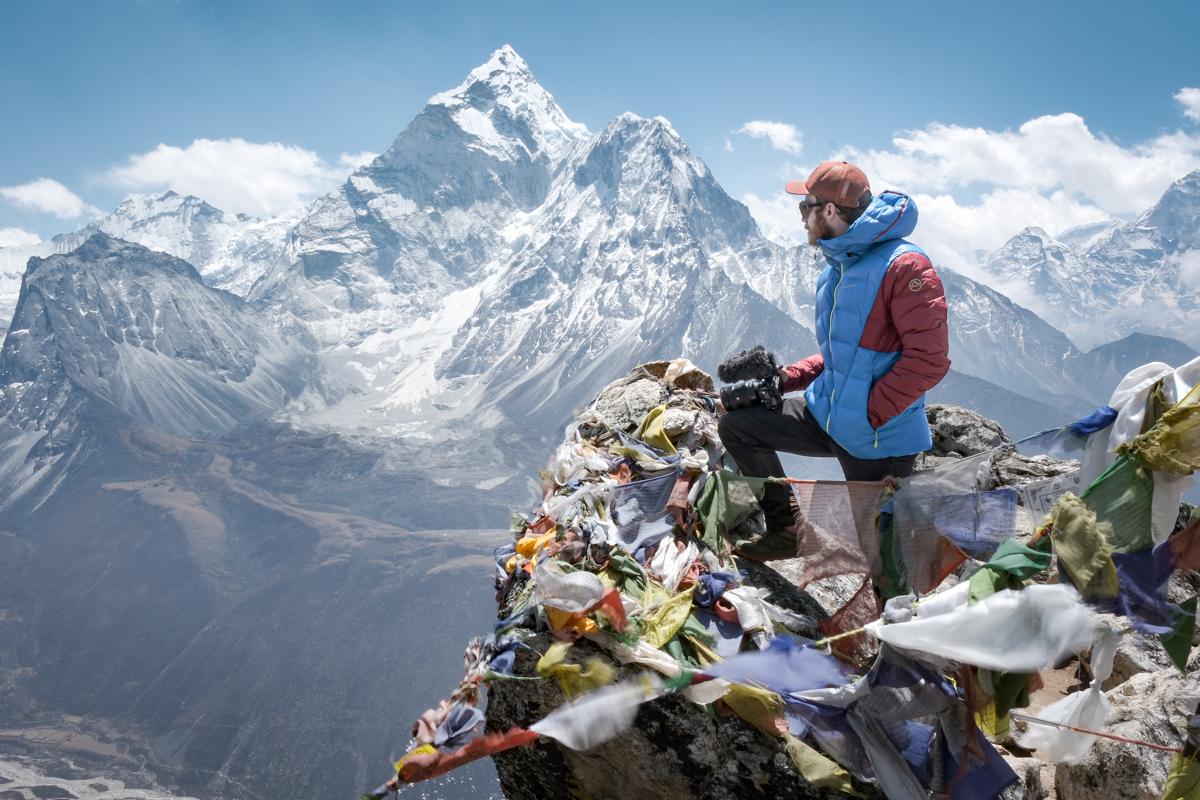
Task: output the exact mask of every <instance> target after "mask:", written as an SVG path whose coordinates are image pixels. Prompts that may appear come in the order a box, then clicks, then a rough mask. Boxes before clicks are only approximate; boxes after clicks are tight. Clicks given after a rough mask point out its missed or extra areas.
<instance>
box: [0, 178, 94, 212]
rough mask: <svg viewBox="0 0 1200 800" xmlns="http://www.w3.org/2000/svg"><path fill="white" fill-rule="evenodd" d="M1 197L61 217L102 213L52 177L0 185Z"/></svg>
mask: <svg viewBox="0 0 1200 800" xmlns="http://www.w3.org/2000/svg"><path fill="white" fill-rule="evenodd" d="M0 197H3V198H4V199H5V200H7V201H8V202H10V203H12V204H13V205H15V206H19V207H21V208H26V209H29V210H31V211H41V212H42V213H44V214H53V215H54V216H56V217H58V218H59V219H76V218H78V217H82V216H86V215H91V216H99V215H100V213H101V212H100V211H99V209H96V208H94V207H92V206H90V205H88V204H87V203H85V202H84V201H83V198H81V197H80V196H79V195H77V194H75V193H74V192H72V191H71V190H70V189H68V188H67V187H65V186H63V185H62V184H61V183H59V182H58V181H56V180H53V179H51V178H38V179H37V180H36V181H30V182H29V183H23V184H21V185H20V186H0Z"/></svg>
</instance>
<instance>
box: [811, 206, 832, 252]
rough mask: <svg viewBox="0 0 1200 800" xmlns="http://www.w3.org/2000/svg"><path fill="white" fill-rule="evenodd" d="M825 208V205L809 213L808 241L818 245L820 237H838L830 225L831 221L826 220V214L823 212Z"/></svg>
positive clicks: (814, 245)
mask: <svg viewBox="0 0 1200 800" xmlns="http://www.w3.org/2000/svg"><path fill="white" fill-rule="evenodd" d="M824 210H825V206H822V207H821V208H816V209H813V211H812V213H810V214H809V215H808V243H809V245H811V246H813V247H816V246H817V240H818V239H836V238H837V237H836V236H834V235H833V229H832V228H830V227H829V222H828V221H826V219H825V215H824V214H822V213H821V212H822V211H824Z"/></svg>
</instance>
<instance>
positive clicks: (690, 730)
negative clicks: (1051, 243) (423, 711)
mask: <svg viewBox="0 0 1200 800" xmlns="http://www.w3.org/2000/svg"><path fill="white" fill-rule="evenodd" d="M928 413H929V421H930V427H931V429H932V430H933V432H934V441H935V447H934V449H933V450H931V451H930V452H929V453H926V454H925V455H924V458H923V461H924V466H926V467H932V466H934V465H936V464H938V463H944V462H945V461H949V460H955V459H960V458H964V457H966V456H969V455H974V454H976V453H980V452H983V451H985V450H988V449H991V448H994V447H999V446H1002V445H1006V444H1010V443H1011V439H1010V438H1009V437H1008V436H1007V435H1006V434H1005V433H1004V431H1003V429H1002V428H1001V427H1000V425H999V424H997V423H996V422H994V421H992V420H988V419H986V418H984V417H982V416H980V415H979V414H976V413H975V412H973V411H969V410H967V409H963V408H958V407H955V406H944V405H933V406H930V407H929V409H928ZM1075 468H1077V463H1074V462H1062V461H1055V460H1053V459H1049V458H1046V457H1037V458H1028V457H1025V456H1022V455H1021V454H1020V453H1018V452H1017V451H1016V449H1015V448H1013V447H1005V448H1004V449H1003V450H1002V451H1001V452H1000V453H999V454H998V456H997V458H996V460H995V463H994V465H993V473H992V483H994V484H995V485H1014V484H1020V483H1027V482H1030V481H1033V480H1038V479H1041V478H1044V477H1050V476H1055V475H1059V474H1063V473H1064V472H1069V471H1070V470H1072V469H1075ZM989 488H991V487H989ZM1026 516H1028V515H1026ZM739 566H740V567H742V569H743V576H742V577H743V580H744V582H745V583H747V584H749V585H752V586H756V587H759V588H761V589H763V590H765V591H766V592H767V593H768V596H767V599H768V600H769V601H770V602H772V603H774V604H776V605H779V606H781V607H783V608H786V609H788V610H790V611H795V612H797V613H800V614H804V615H806V616H808V617H809V618H811V619H813V620H816V621H819V620H822V619H826V618H827V617H829V616H830V615H831V614H832V613H833V612H834V611H835V610H836V609H838V608H840V607H841V606H842V605H844V604H845V603H846V602H847V601H848V600H849V599H850V598H851V596H853V594H854V593H855V592H856V591H857V590H858V588H859V587H860V586H861V584H862V578H861V577H860V576H854V575H849V576H840V577H835V578H827V579H824V580H821V581H817V582H814V583H813V584H812V585H810V586H809V587H808V588H807V589H806V591H804V592H800V591H798V590H797V588H796V585H797V583H798V582H799V578H800V574H801V572H802V569H803V559H794V560H787V561H776V562H772V563H771V564H770V565H769V566H768V565H764V564H757V563H754V562H750V561H745V560H743V561H741V562H740V563H739ZM970 568H973V567H968V568H964V569H963V570H961V572H962V573H963V574H965V573H966V572H968V571H969V570H970ZM508 602H510V603H511V597H510V598H509V601H508ZM510 612H511V608H510V606H509V605H508V604H507V603H506V604H505V605H504V607H502V608H501V610H500V617H501V618H505V617H507V616H508V615H509V614H510ZM802 633H803V634H804V635H808V636H811V637H813V638H818V637H819V633H818V632H817V630H816V629H815V626H814V629H813V630H811V631H804V632H802ZM526 636H527V638H525V639H524V641H525V643H526V644H528V645H529V647H531V648H532V650H522V651H519V653H518V655H517V659H516V668H515V671H514V673H515V674H516V675H518V676H532V675H536V674H537V673H536V663H537V659H538V654H540V653H544V652H545V651H546V650H547V648H549V647H550V645H551V644H553V643H554V639H553V637H551V636H550V635H549V634H545V633H543V634H537V635H534V634H533V632H532V631H531V632H529V633H528V634H527V635H526ZM589 658H599V659H602V660H605V661H607V662H608V663H611V664H613V665H614V666H616V667H619V674H620V675H621V676H625V675H627V674H633V672H634V671H635V670H633V669H631V668H629V667H620V665H619V664H618V663H617V662H616V661H615V660H612V659H611V658H609V656H608V655H607V654H606V653H605V652H604V651H602V650H600V649H599V648H598V647H596V646H595V645H593V644H592V643H590V642H588V641H586V640H581V641H579V642H578V643H577V644H576V645H575V647H574V648H573V649H572V661H573V662H577V663H583V661H585V660H586V659H589ZM564 700H565V698H564V697H563V695H562V692H561V690H560V689H559V687H558V685H557V684H556V683H555V682H553V681H540V682H537V681H502V682H497V683H495V684H493V685H492V688H491V690H490V692H489V698H488V708H487V730H488V731H489V732H498V731H504V730H508V729H509V728H510V727H512V726H520V727H528V726H529V725H532V724H533V723H535V722H536V721H538V720H540V719H542V718H544V717H545V716H546V714H548V713H549V712H550V711H551V710H553V709H554V708H556V707H558V706H559V705H560V704H562V703H563V702H564ZM1006 759H1008V760H1009V763H1010V764H1011V765H1012V766H1013V768H1014V769H1015V771H1016V772H1017V774H1018V777H1019V780H1018V782H1017V783H1016V784H1014V785H1013V786H1011V787H1009V789H1008V790H1007V791H1006V792H1005V793H1004V795H1003V797H1004V798H1005V800H1041V799H1042V798H1046V797H1048V796H1049V787H1048V786H1047V785H1045V784H1044V782H1043V777H1042V776H1043V770H1042V767H1043V766H1044V765H1043V763H1042V762H1040V761H1037V760H1036V759H1032V758H1019V757H1015V756H1014V757H1011V758H1010V757H1008V756H1006ZM494 760H495V763H496V767H497V771H498V772H499V776H500V782H501V786H502V787H503V789H504V792H505V795H506V796H507V797H508V798H509V799H510V800H542V799H543V798H563V800H566V799H567V798H593V799H594V800H600V799H601V798H605V799H606V800H607V799H609V798H614V799H615V798H637V800H642V798H647V797H654V798H664V799H666V800H674V798H680V800H682V798H705V799H711V800H726V799H727V798H728V799H729V800H732V799H733V798H754V797H764V798H765V797H781V796H787V797H796V798H843V797H845V795H844V794H842V793H841V792H839V791H837V790H834V789H829V788H820V787H816V786H812V785H809V784H808V783H806V782H805V781H804V779H803V777H802V776H801V775H800V774H799V772H798V771H797V769H796V767H795V766H794V765H793V764H792V762H791V760H790V759H789V757H788V755H787V751H786V749H785V747H784V746H783V744H782V743H780V742H777V741H774V740H772V739H770V738H768V737H767V736H765V735H764V734H762V733H760V732H759V731H758V730H756V729H755V728H754V727H753V726H752V725H750V724H749V723H747V722H745V721H744V720H742V719H740V718H738V717H736V716H734V717H720V718H718V717H715V716H711V715H710V713H709V712H708V711H706V707H704V706H700V705H696V704H693V703H691V702H690V701H688V700H686V699H685V698H684V697H682V696H680V695H668V696H666V697H662V698H659V699H658V700H655V701H653V702H650V703H646V704H644V705H643V706H642V707H641V709H640V710H639V712H638V714H637V717H636V718H635V720H634V723H633V725H632V727H631V728H629V729H628V730H627V731H625V732H624V733H623V734H621V735H620V736H618V737H616V738H615V739H612V740H610V741H608V742H606V743H604V744H602V745H600V746H598V747H595V748H593V749H592V750H589V751H585V752H576V751H572V750H570V749H568V748H566V747H562V746H560V745H558V744H557V743H556V742H554V741H552V740H549V739H544V738H543V739H540V740H539V741H538V742H537V743H536V744H534V745H533V746H531V747H523V748H516V749H514V750H509V751H507V752H504V753H500V754H497V755H496V756H494ZM855 787H856V788H857V789H859V790H860V791H862V792H863V794H864V796H866V797H883V796H884V795H883V793H882V792H881V791H880V790H879V788H878V787H877V786H874V785H868V784H862V783H860V782H858V781H857V780H856V781H855Z"/></svg>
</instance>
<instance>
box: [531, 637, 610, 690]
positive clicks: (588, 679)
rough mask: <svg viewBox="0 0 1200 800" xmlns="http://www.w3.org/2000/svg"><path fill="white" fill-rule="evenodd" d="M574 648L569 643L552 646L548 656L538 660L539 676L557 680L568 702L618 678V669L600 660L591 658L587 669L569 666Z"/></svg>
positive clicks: (574, 665) (547, 652) (573, 665)
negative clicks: (569, 653)
mask: <svg viewBox="0 0 1200 800" xmlns="http://www.w3.org/2000/svg"><path fill="white" fill-rule="evenodd" d="M572 646H573V645H572V644H571V643H569V642H555V643H554V644H552V645H550V649H549V650H547V651H546V655H544V656H542V657H541V658H540V659H539V660H538V663H537V672H538V675H541V676H542V677H543V678H551V677H553V678H556V679H557V680H558V685H559V686H561V687H562V690H563V694H565V695H566V696H567V699H568V700H570V699H572V698H574V697H577V696H578V695H581V694H584V693H585V692H591V691H594V690H596V689H599V688H600V687H601V686H607V685H608V684H610V683H612V682H613V679H614V678H615V677H616V676H617V670H616V668H615V667H613V666H612V665H611V664H606V663H604V662H603V661H601V660H600V659H598V658H589V659H588V660H587V665H586V668H585V667H583V666H580V665H579V664H568V663H567V653H568V652H569V651H570V649H571V647H572Z"/></svg>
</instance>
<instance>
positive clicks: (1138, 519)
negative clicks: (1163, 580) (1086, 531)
mask: <svg viewBox="0 0 1200 800" xmlns="http://www.w3.org/2000/svg"><path fill="white" fill-rule="evenodd" d="M1064 496H1065V495H1064ZM1059 499H1060V500H1061V499H1062V498H1059ZM1080 499H1081V500H1083V502H1084V503H1086V504H1087V507H1088V508H1090V509H1091V510H1092V511H1094V512H1095V514H1096V519H1097V520H1098V521H1099V522H1100V523H1101V524H1103V525H1105V526H1106V527H1105V528H1104V538H1105V539H1106V540H1107V541H1108V543H1109V544H1110V545H1111V546H1112V549H1113V550H1114V551H1116V552H1118V553H1136V552H1138V551H1139V550H1146V549H1147V548H1149V547H1151V546H1153V545H1154V532H1153V527H1152V512H1153V509H1154V478H1153V476H1152V475H1151V473H1150V472H1148V471H1146V470H1143V469H1141V468H1139V467H1138V465H1137V462H1136V461H1134V459H1132V458H1130V457H1129V456H1121V457H1120V458H1118V459H1117V460H1116V462H1115V463H1114V464H1113V465H1112V466H1111V467H1109V468H1108V470H1107V471H1105V473H1104V474H1103V475H1101V476H1100V477H1099V478H1097V479H1096V480H1094V481H1093V482H1092V484H1091V485H1090V486H1088V487H1087V489H1085V490H1084V491H1083V494H1082V495H1080ZM1178 507H1179V506H1178V503H1176V508H1178Z"/></svg>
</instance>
